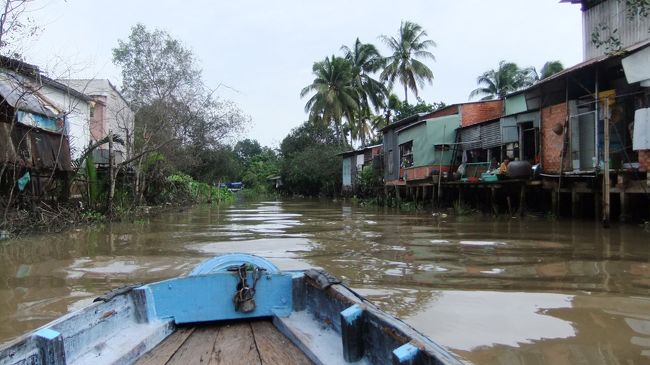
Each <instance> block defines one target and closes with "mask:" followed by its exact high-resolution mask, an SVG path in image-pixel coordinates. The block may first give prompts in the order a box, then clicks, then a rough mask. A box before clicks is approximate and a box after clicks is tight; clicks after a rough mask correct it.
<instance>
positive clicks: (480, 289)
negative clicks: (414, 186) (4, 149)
mask: <svg viewBox="0 0 650 365" xmlns="http://www.w3.org/2000/svg"><path fill="white" fill-rule="evenodd" d="M649 240H650V236H648V234H647V233H644V232H643V231H642V230H641V229H639V228H637V227H633V226H625V227H614V228H613V229H611V230H602V229H600V228H599V226H598V225H596V224H594V223H592V222H585V221H581V222H578V221H574V222H553V221H546V220H541V219H526V220H509V219H504V220H492V219H491V218H490V219H483V218H481V217H460V218H453V217H445V218H442V217H440V216H437V217H433V216H431V215H430V214H424V213H423V214H416V213H399V212H394V211H384V210H373V209H361V208H356V207H353V206H350V205H345V204H343V205H342V204H337V203H328V202H317V201H304V200H290V201H284V202H261V203H256V204H249V205H246V204H239V205H233V206H230V207H225V208H221V209H219V208H215V207H200V208H196V209H191V210H182V211H180V210H179V211H175V212H170V213H167V214H163V215H161V216H159V217H155V218H152V219H151V220H150V221H149V222H146V223H144V224H126V223H125V224H114V225H107V226H102V227H95V228H90V229H79V230H76V231H72V232H67V233H64V234H54V235H42V236H36V237H30V238H29V239H25V240H20V241H14V242H5V243H3V244H1V245H0V342H1V341H3V340H7V339H9V338H11V337H14V336H16V335H18V334H19V333H22V332H24V331H26V330H29V329H32V328H35V327H37V326H39V325H41V324H43V323H45V322H48V321H50V320H52V319H54V318H56V317H57V316H59V315H60V314H62V313H66V312H67V311H70V310H74V309H76V308H79V307H81V306H83V305H85V304H87V303H89V302H91V301H92V299H93V298H94V297H95V296H97V295H98V294H100V293H103V292H105V291H107V290H110V289H112V288H115V287H119V286H122V285H126V284H130V283H134V282H147V281H153V280H160V279H164V278H167V277H171V276H177V275H182V274H184V273H186V272H188V271H189V270H191V268H192V267H194V266H195V265H196V264H197V263H198V262H200V261H201V260H203V259H205V258H207V257H211V256H213V255H217V254H222V253H227V252H234V251H237V252H250V253H255V254H258V255H262V256H265V257H268V258H270V260H271V261H273V262H274V263H276V264H277V265H278V266H280V267H281V268H284V269H299V268H300V269H301V268H307V267H314V266H316V267H321V268H324V269H326V270H327V271H329V272H331V273H332V274H334V275H335V276H338V277H340V278H342V279H343V280H345V281H346V282H348V283H349V284H350V285H351V286H352V287H354V288H355V289H357V290H359V291H360V292H361V293H362V294H364V295H366V296H368V297H369V298H371V299H372V300H374V301H375V302H376V303H378V304H379V305H380V306H381V307H383V308H384V309H385V310H387V311H389V312H391V313H393V314H395V315H397V316H400V317H402V318H405V319H406V321H408V322H409V323H411V324H412V325H414V326H415V327H416V328H418V329H420V330H422V331H423V332H425V333H426V334H428V335H429V336H431V337H432V338H433V339H435V340H436V341H438V342H440V343H441V344H443V345H445V346H448V347H449V348H451V349H452V350H454V351H456V352H458V353H459V354H461V355H463V356H464V357H466V358H467V359H469V360H472V361H475V362H476V363H485V364H493V363H494V364H538V363H558V364H571V363H589V364H592V363H593V364H597V363H623V362H624V363H629V364H637V363H647V362H649V361H650V359H649V357H650V314H648V313H650V301H649V300H648V299H647V298H648V297H650V295H648V294H650V293H649V290H648V289H649V288H650V263H649V262H648V261H649V260H648V258H649V257H650V245H648V244H647V242H648V241H649Z"/></svg>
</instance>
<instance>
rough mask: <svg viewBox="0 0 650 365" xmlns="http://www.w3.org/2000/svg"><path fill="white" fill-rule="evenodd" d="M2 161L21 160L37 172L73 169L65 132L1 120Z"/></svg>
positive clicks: (0, 157)
mask: <svg viewBox="0 0 650 365" xmlns="http://www.w3.org/2000/svg"><path fill="white" fill-rule="evenodd" d="M0 162H9V163H18V164H21V165H23V166H25V167H28V168H32V169H34V170H36V171H44V170H50V171H51V170H58V171H72V161H71V158H70V144H69V142H68V138H67V137H66V136H65V135H61V134H56V133H48V132H45V131H42V130H40V129H37V128H32V127H29V126H25V125H22V124H14V125H13V128H12V125H11V124H9V123H3V122H0Z"/></svg>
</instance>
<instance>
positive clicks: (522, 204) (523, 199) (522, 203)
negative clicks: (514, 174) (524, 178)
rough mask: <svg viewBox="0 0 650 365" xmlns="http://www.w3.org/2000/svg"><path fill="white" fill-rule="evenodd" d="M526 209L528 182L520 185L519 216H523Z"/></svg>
mask: <svg viewBox="0 0 650 365" xmlns="http://www.w3.org/2000/svg"><path fill="white" fill-rule="evenodd" d="M525 211H526V182H522V183H521V186H520V187H519V212H518V213H519V216H520V217H523V216H524V213H525Z"/></svg>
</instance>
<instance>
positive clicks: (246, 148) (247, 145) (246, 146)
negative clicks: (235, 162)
mask: <svg viewBox="0 0 650 365" xmlns="http://www.w3.org/2000/svg"><path fill="white" fill-rule="evenodd" d="M233 152H234V153H235V155H236V156H237V158H238V159H239V160H240V161H241V162H242V163H243V164H244V165H247V164H248V163H249V162H250V160H251V159H252V158H253V157H254V156H257V155H260V154H262V146H260V143H259V142H257V141H256V140H254V139H249V138H247V139H244V140H242V141H239V142H237V143H236V144H235V147H234V148H233Z"/></svg>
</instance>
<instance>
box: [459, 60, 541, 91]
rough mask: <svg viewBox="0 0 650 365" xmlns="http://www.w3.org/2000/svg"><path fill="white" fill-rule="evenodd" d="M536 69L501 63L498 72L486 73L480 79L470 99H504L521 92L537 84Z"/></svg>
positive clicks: (511, 63) (512, 63)
mask: <svg viewBox="0 0 650 365" xmlns="http://www.w3.org/2000/svg"><path fill="white" fill-rule="evenodd" d="M534 70H535V69H534V68H532V67H526V68H523V69H522V68H519V66H517V64H516V63H514V62H506V61H501V62H499V68H498V69H496V70H488V71H485V72H484V73H483V74H482V75H480V76H479V77H478V79H477V80H476V83H477V84H478V85H479V87H478V88H476V89H474V90H473V91H472V92H471V93H470V94H469V98H470V99H471V98H475V97H478V96H482V95H483V97H482V98H481V100H492V99H494V98H503V97H505V96H506V95H507V94H509V93H512V92H515V91H517V90H521V89H523V88H526V87H528V86H530V85H532V84H533V83H534V82H535V72H534Z"/></svg>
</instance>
